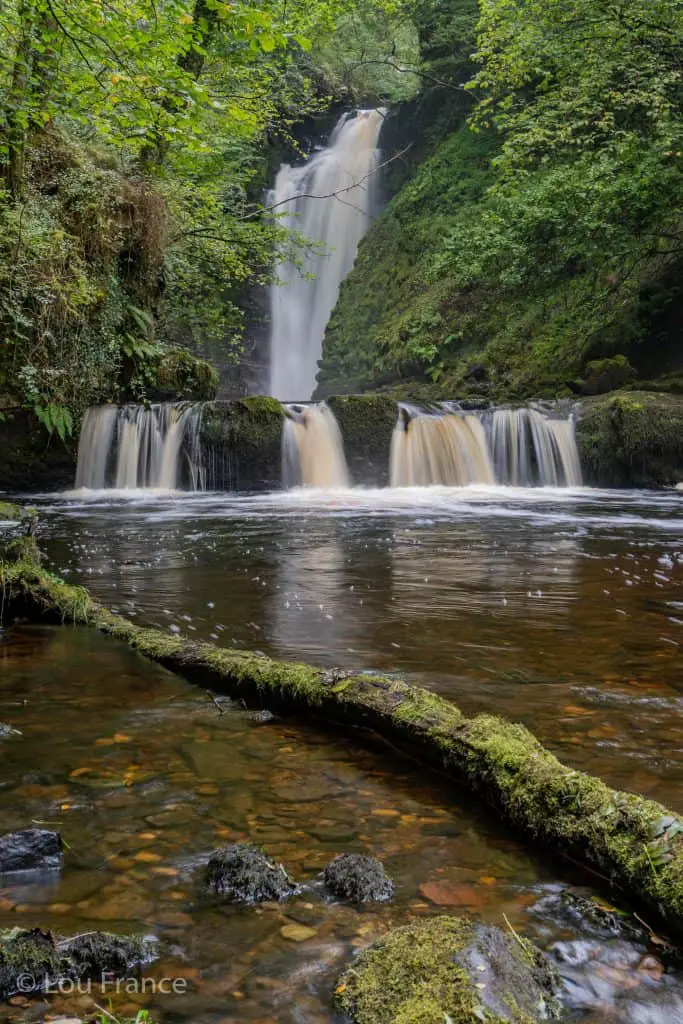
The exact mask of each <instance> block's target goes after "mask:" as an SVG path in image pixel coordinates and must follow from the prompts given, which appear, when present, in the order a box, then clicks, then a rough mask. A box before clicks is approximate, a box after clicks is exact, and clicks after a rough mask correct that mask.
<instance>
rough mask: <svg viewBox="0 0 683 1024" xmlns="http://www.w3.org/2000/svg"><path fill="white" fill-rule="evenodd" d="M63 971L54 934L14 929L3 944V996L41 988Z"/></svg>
mask: <svg viewBox="0 0 683 1024" xmlns="http://www.w3.org/2000/svg"><path fill="white" fill-rule="evenodd" d="M61 975H62V968H61V964H60V959H59V954H58V953H57V950H56V949H55V944H54V941H53V938H52V935H51V934H50V933H49V932H42V931H41V930H40V929H39V928H33V929H32V930H31V931H21V930H19V929H13V930H12V931H11V932H9V933H8V934H7V935H6V936H5V939H4V941H3V942H2V943H1V944H0V999H3V1000H5V999H9V998H10V997H11V996H14V995H17V994H18V995H22V996H25V995H31V994H33V993H37V992H42V991H43V990H44V989H45V988H46V987H47V985H48V984H51V983H53V982H56V981H58V980H59V978H60V977H61Z"/></svg>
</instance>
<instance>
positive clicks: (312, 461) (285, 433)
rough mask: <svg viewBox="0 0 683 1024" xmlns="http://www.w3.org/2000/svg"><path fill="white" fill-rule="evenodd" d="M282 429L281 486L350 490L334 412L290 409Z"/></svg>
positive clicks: (320, 408)
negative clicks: (345, 488) (347, 488)
mask: <svg viewBox="0 0 683 1024" xmlns="http://www.w3.org/2000/svg"><path fill="white" fill-rule="evenodd" d="M287 413H288V415H287V416H286V417H285V421H284V424H283V426H282V482H283V485H284V486H285V487H298V486H301V485H303V486H304V487H320V488H329V487H348V486H349V471H348V468H347V465H346V458H345V456H344V442H343V440H342V435H341V431H340V429H339V424H338V423H337V421H336V419H335V417H334V414H333V413H332V410H331V409H330V408H329V407H328V406H327V405H326V404H325V403H324V402H321V403H320V404H318V405H305V406H301V405H290V406H287Z"/></svg>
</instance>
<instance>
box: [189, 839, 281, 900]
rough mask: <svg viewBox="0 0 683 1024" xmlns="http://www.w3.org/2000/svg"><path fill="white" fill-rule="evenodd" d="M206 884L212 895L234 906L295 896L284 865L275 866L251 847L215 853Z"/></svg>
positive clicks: (210, 860) (242, 846)
mask: <svg viewBox="0 0 683 1024" xmlns="http://www.w3.org/2000/svg"><path fill="white" fill-rule="evenodd" d="M205 884H206V887H207V889H209V890H210V891H211V892H214V893H216V895H218V896H222V897H224V898H225V899H226V900H229V901H230V902H234V903H262V902H264V901H266V900H284V899H287V897H288V896H291V895H292V894H293V893H294V892H296V885H295V884H294V882H292V880H291V879H290V878H289V876H288V875H287V872H286V871H285V869H284V868H283V866H282V864H273V863H272V861H270V860H268V858H267V857H266V855H265V854H264V853H263V851H262V850H259V848H258V847H257V846H252V845H250V844H248V843H235V845H234V846H226V847H225V848H224V849H222V850H216V851H214V853H212V854H211V857H210V859H209V863H208V865H207V868H206V879H205Z"/></svg>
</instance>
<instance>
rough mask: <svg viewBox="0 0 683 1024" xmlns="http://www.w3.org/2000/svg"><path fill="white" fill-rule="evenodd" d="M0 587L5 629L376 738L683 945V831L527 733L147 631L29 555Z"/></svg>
mask: <svg viewBox="0 0 683 1024" xmlns="http://www.w3.org/2000/svg"><path fill="white" fill-rule="evenodd" d="M0 583H1V584H2V590H3V595H2V615H3V617H4V620H5V621H6V622H7V621H11V620H12V618H14V617H17V616H19V617H23V618H28V619H30V620H33V621H36V620H38V621H43V622H52V623H77V624H79V623H80V624H84V625H90V626H94V627H96V628H97V629H99V630H101V631H102V632H103V633H106V634H108V635H110V636H113V637H116V638H118V639H119V640H122V641H124V642H125V643H127V644H128V645H129V646H130V647H131V648H133V649H134V650H136V651H138V652H139V653H140V654H142V655H144V656H145V657H147V658H150V659H152V660H154V661H156V662H158V663H159V664H161V665H163V666H165V667H166V668H168V669H170V670H172V671H174V672H178V673H180V674H181V675H183V676H185V677H186V678H188V679H190V680H192V681H196V682H199V683H202V684H204V685H206V686H208V687H210V688H212V689H214V690H217V691H219V692H224V693H228V694H231V695H233V696H236V697H238V698H240V699H243V700H244V701H245V702H246V703H247V704H250V705H251V706H263V705H267V706H268V707H269V708H271V709H276V710H281V711H288V712H296V713H298V714H302V713H303V714H306V715H309V716H310V717H312V718H316V719H318V720H321V721H325V722H332V723H334V724H335V725H336V726H339V724H347V725H349V726H365V727H368V728H370V729H372V730H373V731H375V732H376V733H379V734H380V735H381V736H383V737H385V738H387V739H389V740H390V741H391V742H392V743H393V744H394V746H395V747H397V748H398V749H399V750H401V751H403V752H404V753H406V754H408V755H410V756H412V757H416V756H417V757H418V758H419V759H420V760H421V761H423V762H424V763H427V764H429V765H431V766H433V767H435V768H438V769H439V770H440V771H442V772H444V773H445V774H446V775H448V776H450V777H451V778H452V779H453V780H455V781H456V782H457V783H458V784H459V785H461V786H463V787H465V788H466V789H468V790H470V791H471V792H472V793H474V794H476V795H477V796H478V797H479V798H480V799H481V800H482V801H485V802H486V803H487V804H488V805H489V806H490V807H492V808H494V809H495V810H496V811H497V812H499V813H500V815H501V818H502V819H504V820H505V821H506V822H507V823H508V824H509V825H510V826H512V827H513V828H515V829H516V830H517V831H518V832H520V833H522V834H523V835H525V836H526V837H527V838H528V839H529V840H531V842H532V843H533V844H534V845H544V846H546V847H548V848H550V849H552V850H554V851H555V852H557V853H560V854H564V855H568V856H570V857H572V858H573V859H575V860H576V861H578V862H580V863H582V864H584V865H586V866H588V867H590V868H592V869H593V870H595V871H597V872H598V873H599V874H600V875H601V876H602V877H603V878H604V879H605V880H606V882H608V883H609V884H610V885H611V886H613V887H616V888H618V889H621V890H622V891H623V892H624V893H625V894H626V896H627V898H628V900H629V901H630V902H633V903H636V904H638V905H640V906H641V907H643V908H645V909H646V910H647V911H648V913H649V914H650V915H651V916H652V918H654V917H656V918H657V919H658V920H659V921H661V922H664V923H665V924H666V925H667V926H668V928H669V930H670V931H671V932H673V933H676V934H678V935H683V820H682V819H680V818H678V817H676V816H675V815H674V814H672V813H671V812H670V811H668V810H667V809H666V808H665V807H663V806H662V805H661V804H658V803H655V802H654V801H651V800H646V799H644V798H643V797H640V796H636V795H634V794H631V793H625V792H620V791H617V790H614V789H611V788H610V787H609V786H607V785H606V784H605V783H604V782H602V781H600V780H599V779H597V778H594V777H593V776H591V775H587V774H585V773H583V772H579V771H575V770H574V769H572V768H568V767H567V766H566V765H563V764H561V762H560V761H558V760H557V758H556V757H554V756H553V754H551V753H550V752H549V751H548V750H546V749H545V748H544V747H543V746H542V745H541V744H540V743H539V741H538V740H537V739H536V738H535V736H533V735H532V734H531V733H530V732H529V731H528V730H527V729H526V728H524V727H523V726H521V725H517V724H513V723H510V722H507V721H505V720H504V719H501V718H497V717H495V716H493V715H485V714H482V715H477V716H476V717H474V718H466V717H465V716H464V715H463V714H462V712H461V711H460V710H459V709H458V708H457V707H456V706H455V705H454V704H453V703H451V702H450V701H447V700H445V699H444V698H442V697H440V696H438V695H437V694H435V693H431V692H430V691H428V690H425V689H423V688H421V687H416V686H410V685H408V684H407V683H404V682H402V681H401V680H398V679H394V678H389V677H387V676H380V675H370V674H363V673H358V674H353V673H349V672H342V671H339V670H327V671H326V670H322V669H318V668H314V667H312V666H310V665H305V664H297V663H284V662H278V661H272V660H271V659H269V658H266V657H263V656H261V655H257V654H251V653H247V652H244V651H235V650H229V649H222V648H218V647H215V646H214V645H212V644H208V643H197V642H193V641H191V640H189V639H187V638H186V637H183V636H176V635H173V636H171V635H168V634H166V633H164V632H162V631H161V630H157V629H145V628H143V627H140V626H138V625H135V624H134V623H132V622H129V621H128V620H127V619H125V618H123V617H122V616H120V615H115V614H114V613H112V612H110V611H108V610H107V609H105V608H103V607H102V606H101V605H99V604H98V603H97V602H95V601H94V600H93V599H92V598H91V597H90V595H89V594H88V592H87V591H86V590H84V589H83V588H81V587H74V586H72V585H70V584H68V583H65V582H64V581H63V580H60V579H59V578H58V577H56V576H53V575H51V574H50V573H48V572H46V571H44V570H43V569H41V568H40V566H39V564H38V563H37V562H36V561H34V560H33V559H32V557H31V553H30V552H29V551H27V553H26V555H25V556H24V557H23V558H21V559H20V560H18V561H15V562H13V563H8V562H0Z"/></svg>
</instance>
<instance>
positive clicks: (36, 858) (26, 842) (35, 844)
mask: <svg viewBox="0 0 683 1024" xmlns="http://www.w3.org/2000/svg"><path fill="white" fill-rule="evenodd" d="M61 853H62V839H61V836H60V834H59V832H49V831H47V830H46V829H41V828H27V829H23V830H22V831H21V832H10V833H8V834H7V835H4V836H0V874H5V873H6V872H9V871H34V870H36V869H39V868H56V867H59V863H60V859H61Z"/></svg>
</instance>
